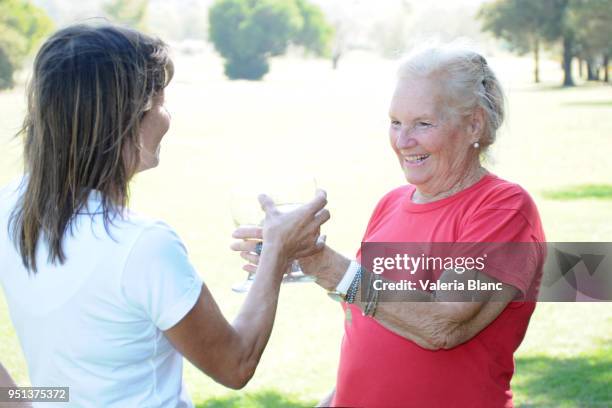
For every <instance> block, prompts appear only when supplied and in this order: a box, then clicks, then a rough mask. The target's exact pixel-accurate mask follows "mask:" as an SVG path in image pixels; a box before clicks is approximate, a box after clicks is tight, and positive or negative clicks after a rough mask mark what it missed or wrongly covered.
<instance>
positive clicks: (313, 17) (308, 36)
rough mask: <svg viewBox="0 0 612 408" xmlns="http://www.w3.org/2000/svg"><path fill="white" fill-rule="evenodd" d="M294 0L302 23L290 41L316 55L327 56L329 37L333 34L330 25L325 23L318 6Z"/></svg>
mask: <svg viewBox="0 0 612 408" xmlns="http://www.w3.org/2000/svg"><path fill="white" fill-rule="evenodd" d="M295 2H296V4H297V6H298V8H299V9H300V14H301V15H302V18H303V19H304V24H303V25H302V29H301V30H300V31H299V32H298V33H297V34H296V36H295V38H294V39H293V41H292V42H293V43H294V44H295V45H300V46H302V47H304V49H305V50H306V51H307V52H310V53H313V54H314V55H316V56H319V57H329V56H330V53H331V50H330V44H331V38H332V36H333V34H334V30H333V28H332V26H330V25H329V24H328V23H327V21H326V20H325V16H324V15H323V12H322V11H321V9H320V8H319V7H317V6H315V5H314V4H311V3H308V2H307V1H306V0H295Z"/></svg>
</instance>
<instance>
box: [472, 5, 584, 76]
mask: <svg viewBox="0 0 612 408" xmlns="http://www.w3.org/2000/svg"><path fill="white" fill-rule="evenodd" d="M571 6H572V5H571V4H570V0H538V1H529V0H496V1H493V2H490V3H485V4H483V5H482V7H481V8H480V11H479V13H478V17H479V18H480V19H482V20H483V30H485V31H490V32H492V33H493V35H494V36H496V37H498V38H502V39H504V40H505V41H507V42H508V43H509V44H510V46H511V48H512V49H513V50H514V51H516V52H518V53H519V54H521V53H525V52H528V51H533V53H534V62H535V68H534V79H535V81H536V82H539V80H540V77H539V53H540V49H541V46H542V45H543V44H542V43H546V44H547V45H552V44H553V43H555V42H557V41H561V44H562V50H563V51H562V68H563V86H573V85H574V81H573V79H572V59H573V58H574V56H575V55H576V35H575V27H573V26H572V25H571V24H570V22H569V19H568V14H569V10H570V7H571Z"/></svg>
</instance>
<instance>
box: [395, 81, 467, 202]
mask: <svg viewBox="0 0 612 408" xmlns="http://www.w3.org/2000/svg"><path fill="white" fill-rule="evenodd" d="M440 82H441V81H440ZM444 98H445V95H444V93H443V92H442V89H441V88H440V87H439V86H438V82H436V81H435V80H433V79H427V78H417V77H414V78H401V79H400V80H399V81H398V83H397V86H396V88H395V92H394V94H393V98H392V99H391V106H390V109H389V117H390V126H389V139H390V142H391V147H392V148H393V150H394V151H395V154H396V155H397V157H398V159H399V162H400V165H401V167H402V170H403V171H404V175H405V177H406V180H407V181H408V182H409V183H410V184H413V185H415V186H416V187H417V189H418V190H419V191H420V192H422V193H425V194H437V193H439V192H441V191H445V189H447V188H450V187H451V186H452V185H453V184H454V183H456V182H457V181H458V180H461V178H462V177H463V176H464V175H465V174H467V173H468V172H469V171H470V169H471V168H473V166H474V164H475V163H474V161H475V160H476V161H478V153H477V152H476V151H475V150H476V149H473V148H472V147H471V144H472V143H473V141H471V140H470V137H471V136H470V135H469V134H468V132H465V131H464V129H463V128H464V127H465V126H466V124H465V121H462V120H456V119H454V118H452V117H451V116H450V115H449V114H446V112H447V111H448V109H447V104H446V103H447V102H450V101H445V99H444Z"/></svg>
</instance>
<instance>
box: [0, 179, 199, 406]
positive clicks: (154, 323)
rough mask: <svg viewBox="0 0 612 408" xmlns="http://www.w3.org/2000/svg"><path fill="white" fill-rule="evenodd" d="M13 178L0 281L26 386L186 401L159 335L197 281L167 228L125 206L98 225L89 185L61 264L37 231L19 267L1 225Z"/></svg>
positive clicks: (81, 402) (81, 394)
mask: <svg viewBox="0 0 612 408" xmlns="http://www.w3.org/2000/svg"><path fill="white" fill-rule="evenodd" d="M18 184H19V183H13V185H11V186H8V187H6V188H4V189H1V190H0V283H1V284H2V286H3V288H4V293H5V296H6V300H7V303H8V306H9V309H10V314H11V319H12V321H13V324H14V326H15V329H16V332H17V335H18V336H19V340H20V342H21V347H22V349H23V353H24V355H25V358H26V360H27V363H28V369H29V375H30V380H31V383H32V385H33V386H57V387H70V403H69V404H67V405H62V404H59V403H49V404H48V406H53V407H60V406H71V407H96V408H97V407H121V408H125V407H172V408H175V407H181V408H182V407H192V406H193V404H192V402H191V400H190V398H189V396H188V394H187V392H186V389H185V386H184V385H183V381H182V371H183V357H182V356H181V354H179V353H178V352H177V351H176V350H175V349H174V348H173V347H172V345H171V344H170V343H169V342H168V340H167V339H166V337H165V336H164V334H163V330H167V329H169V328H171V327H172V326H174V325H175V324H177V323H178V322H179V321H180V320H181V319H182V318H183V317H184V316H185V315H186V314H187V313H188V312H189V311H190V310H191V308H192V307H193V306H194V304H195V303H196V301H197V299H198V297H199V295H200V292H201V289H202V281H201V279H200V278H199V276H198V274H197V272H196V271H195V269H194V267H193V266H192V265H191V263H190V262H189V259H188V257H187V251H186V249H185V246H184V245H183V243H182V242H181V240H180V239H179V237H178V236H177V235H176V233H175V232H174V231H173V230H172V229H171V228H170V227H168V226H167V225H166V224H164V223H162V222H159V221H156V220H151V219H146V218H142V217H139V216H137V215H135V214H134V213H131V212H126V214H125V215H124V217H123V219H121V218H120V217H115V218H114V220H113V224H110V225H109V228H108V231H106V229H105V226H104V223H103V216H102V214H101V212H100V208H101V207H100V194H99V193H97V192H93V193H92V194H91V195H90V198H89V202H88V207H87V209H86V210H84V211H81V212H80V214H78V215H76V216H75V218H74V221H73V223H72V231H70V229H69V230H68V231H69V232H68V233H67V234H66V235H65V237H64V241H63V248H64V251H65V254H66V257H67V260H66V262H65V264H64V265H54V264H50V263H49V262H48V261H47V256H48V249H47V245H46V243H44V242H43V240H41V241H40V243H39V245H38V252H37V256H36V259H37V265H38V272H37V273H36V274H33V273H31V274H28V272H27V271H26V269H25V268H24V266H23V264H22V261H21V257H20V255H19V253H18V252H17V251H16V249H15V245H14V244H13V241H12V238H11V236H10V235H9V232H8V228H7V223H8V220H9V216H10V214H11V212H12V210H13V208H14V207H15V205H16V202H17V199H18V197H19V196H20V195H21V191H20V189H22V188H23V187H18ZM40 406H42V404H41V405H40ZM45 406H47V405H45Z"/></svg>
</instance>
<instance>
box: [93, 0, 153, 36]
mask: <svg viewBox="0 0 612 408" xmlns="http://www.w3.org/2000/svg"><path fill="white" fill-rule="evenodd" d="M148 8H149V0H109V1H107V2H105V3H104V6H103V9H104V12H105V13H106V14H107V16H108V17H109V19H110V20H112V21H114V22H117V23H121V24H125V25H127V26H130V27H134V28H138V29H140V30H145V29H146V28H147V27H146V17H147V10H148Z"/></svg>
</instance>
